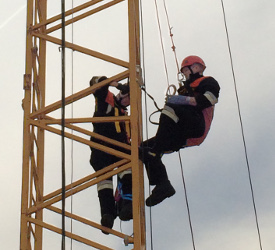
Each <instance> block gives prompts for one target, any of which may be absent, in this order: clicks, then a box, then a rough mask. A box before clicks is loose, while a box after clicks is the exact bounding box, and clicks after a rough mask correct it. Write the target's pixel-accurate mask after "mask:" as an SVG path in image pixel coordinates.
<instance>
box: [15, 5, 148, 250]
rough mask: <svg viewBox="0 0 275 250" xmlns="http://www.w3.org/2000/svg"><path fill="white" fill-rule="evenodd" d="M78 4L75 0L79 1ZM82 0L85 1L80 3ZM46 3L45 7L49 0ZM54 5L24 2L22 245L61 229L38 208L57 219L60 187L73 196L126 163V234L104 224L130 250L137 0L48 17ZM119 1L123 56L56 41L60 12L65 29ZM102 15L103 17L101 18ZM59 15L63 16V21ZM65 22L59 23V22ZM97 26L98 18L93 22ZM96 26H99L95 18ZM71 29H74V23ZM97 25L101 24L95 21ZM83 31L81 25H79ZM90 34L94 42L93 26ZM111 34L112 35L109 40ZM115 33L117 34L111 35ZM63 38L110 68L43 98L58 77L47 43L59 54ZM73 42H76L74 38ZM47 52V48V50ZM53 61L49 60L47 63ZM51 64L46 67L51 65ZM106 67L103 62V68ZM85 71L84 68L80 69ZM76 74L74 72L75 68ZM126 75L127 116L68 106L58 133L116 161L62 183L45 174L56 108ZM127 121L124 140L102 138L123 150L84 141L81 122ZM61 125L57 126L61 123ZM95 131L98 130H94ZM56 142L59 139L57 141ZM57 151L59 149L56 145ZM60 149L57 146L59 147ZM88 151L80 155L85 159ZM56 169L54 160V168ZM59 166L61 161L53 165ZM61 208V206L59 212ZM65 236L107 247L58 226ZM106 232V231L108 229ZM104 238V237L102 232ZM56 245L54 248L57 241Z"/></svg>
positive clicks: (140, 195) (136, 185) (139, 187)
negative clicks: (124, 30)
mask: <svg viewBox="0 0 275 250" xmlns="http://www.w3.org/2000/svg"><path fill="white" fill-rule="evenodd" d="M79 2H80V1H79ZM83 2H84V3H83ZM50 4H51V6H50ZM53 4H55V5H58V7H59V6H60V3H58V2H56V1H51V2H50V1H47V0H39V1H38V0H27V24H26V25H27V29H26V68H25V74H24V99H23V103H22V106H23V110H24V128H23V130H24V131H23V164H22V198H21V199H22V204H21V236H20V249H21V250H42V249H45V248H44V245H45V244H44V242H43V241H45V240H46V238H45V237H44V233H45V231H50V232H52V233H54V234H55V235H56V236H58V237H59V235H61V234H62V233H63V232H64V231H63V230H62V228H61V226H60V223H59V224H58V223H57V224H54V223H52V221H51V220H48V216H45V213H46V212H47V214H49V213H54V214H55V215H57V216H59V217H60V221H61V217H62V215H63V216H64V214H63V213H62V209H61V208H60V203H61V200H62V197H63V198H64V196H62V192H64V191H65V198H66V200H67V199H68V198H69V197H71V196H77V195H78V194H80V193H81V192H83V191H84V190H87V189H89V188H93V186H94V185H96V184H97V183H98V182H99V181H102V180H105V179H108V178H110V177H111V176H113V175H116V174H118V173H120V172H122V171H124V170H126V169H130V168H131V170H132V173H133V176H134V178H133V236H129V235H125V234H123V233H121V232H118V231H116V230H114V229H112V230H111V229H110V232H111V234H112V237H113V236H114V237H118V238H122V239H125V241H126V242H128V243H129V244H132V246H133V249H135V250H140V249H145V248H146V247H145V219H144V188H143V167H142V164H141V162H140V161H139V158H138V145H139V143H140V141H141V131H142V120H141V91H140V85H141V84H142V81H141V78H142V77H141V67H140V44H139V32H140V31H139V1H138V0H127V1H126V0H90V1H88V0H86V1H82V2H81V4H79V5H77V6H72V8H67V9H66V12H61V11H60V12H59V13H56V14H55V15H52V14H51V13H50V12H51V9H52V5H53ZM122 4H124V6H126V8H124V9H125V10H126V11H127V13H123V14H124V15H125V16H126V17H127V21H128V36H127V45H128V48H127V50H128V60H122V59H120V58H118V57H115V56H112V55H109V54H107V53H102V52H99V51H97V50H95V49H94V48H93V45H92V44H91V45H90V46H89V44H88V45H87V44H86V45H84V46H82V45H81V43H80V42H79V41H80V38H79V39H77V42H69V41H67V40H66V41H64V40H62V39H61V35H60V34H61V29H64V25H61V23H62V22H61V21H62V16H63V18H64V16H65V18H66V21H65V27H66V28H69V27H70V26H71V25H72V24H75V23H77V22H82V23H83V25H84V26H83V27H85V20H86V19H87V20H88V19H89V18H93V20H95V21H96V15H97V14H98V13H104V12H107V11H109V12H110V11H111V10H112V8H118V7H119V6H120V5H122ZM106 18H108V16H106ZM63 20H64V19H63ZM63 24H64V23H63ZM97 25H101V23H97ZM102 25H103V24H102ZM74 29H76V28H74ZM102 29H104V27H103V26H102ZM84 32H85V31H84ZM90 32H91V34H92V35H93V36H95V37H97V39H98V40H99V41H100V37H99V36H97V35H96V34H95V33H94V32H93V30H90ZM112 39H116V38H112ZM117 39H121V38H117ZM62 42H63V44H64V45H65V49H66V50H67V51H70V50H71V51H74V53H77V54H80V55H81V56H82V57H83V58H84V57H85V58H91V60H98V61H99V62H104V63H106V64H110V65H115V67H116V69H117V72H116V73H115V74H113V75H112V76H110V77H108V79H107V80H104V81H103V82H100V83H99V84H97V85H95V86H92V87H88V86H86V87H84V88H81V89H78V90H77V91H76V92H75V93H72V94H67V95H66V98H65V100H63V102H62V100H61V99H58V100H54V101H53V100H52V98H51V96H48V95H49V93H52V92H51V88H53V90H52V91H55V89H59V86H60V88H61V84H59V83H60V82H61V78H60V79H55V83H54V84H52V83H51V82H50V81H51V79H50V78H48V77H47V76H48V74H49V72H48V70H47V63H48V57H49V53H50V52H49V51H48V47H49V46H51V47H52V46H56V53H57V54H59V55H60V52H59V50H58V48H59V47H60V46H61V45H62ZM78 42H79V43H80V44H78ZM51 53H52V51H51ZM60 62H61V61H58V62H56V64H57V66H56V68H57V69H59V67H60ZM51 63H52V62H51ZM51 66H52V65H51ZM107 68H108V67H107ZM87 70H88V69H87ZM76 74H77V72H76ZM124 79H129V83H130V97H131V98H130V114H129V115H128V116H123V117H122V116H116V117H108V118H106V117H105V118H104V117H102V118H101V117H100V118H98V117H97V118H96V119H95V118H92V117H82V116H81V114H79V115H78V114H76V113H75V112H74V117H77V118H74V117H67V113H66V117H65V125H64V127H65V132H64V134H63V136H65V138H68V139H67V140H73V141H74V142H75V144H76V145H84V146H86V147H89V146H94V147H97V148H98V149H100V150H102V151H104V152H107V153H110V154H113V155H115V156H118V157H119V158H120V159H121V160H120V161H118V162H117V163H115V164H112V165H110V166H108V167H106V168H105V169H103V170H102V171H97V172H94V173H93V172H91V173H90V174H87V175H85V176H82V177H81V178H79V179H78V180H76V181H73V182H72V183H70V184H67V185H66V186H65V187H63V188H62V187H61V186H60V185H58V184H55V183H53V182H54V180H55V178H52V176H50V175H49V174H47V175H45V172H47V168H48V167H49V165H48V164H47V163H46V162H47V154H46V153H45V142H46V141H47V140H48V139H47V137H48V136H51V137H53V136H54V137H57V138H61V135H62V133H61V128H62V126H61V124H62V119H61V118H60V116H59V114H60V110H61V108H64V107H65V106H66V107H67V106H69V105H71V104H74V103H77V102H79V101H81V100H82V99H84V98H85V97H88V96H90V95H91V94H92V93H93V92H94V91H96V90H97V89H98V88H100V87H102V86H104V85H106V84H108V83H110V82H111V81H113V80H116V81H121V80H124ZM115 121H125V122H129V124H130V130H131V145H126V144H123V145H121V143H120V144H119V142H117V141H113V140H110V139H108V138H104V140H106V141H107V142H108V143H110V144H113V145H119V146H120V147H121V148H124V149H125V148H126V149H128V150H130V153H129V154H127V153H125V150H124V152H123V151H119V150H114V149H112V148H109V147H107V146H102V145H100V144H97V143H95V142H92V141H90V140H89V137H90V136H91V135H92V132H91V131H90V130H88V129H85V128H83V127H82V126H81V125H82V124H92V123H95V122H115ZM64 127H63V129H64ZM94 136H95V137H96V136H97V135H96V134H94ZM57 146H58V145H57ZM58 150H59V149H58ZM60 152H61V150H60ZM88 159H89V155H87V162H88ZM56 168H58V166H56ZM60 171H61V164H60ZM49 183H50V185H51V186H53V187H57V188H54V190H52V191H51V192H48V191H47V190H45V189H44V187H45V184H49ZM63 212H64V211H63ZM65 217H66V218H69V219H71V220H74V221H77V222H78V223H82V224H84V225H85V226H87V227H89V228H90V227H92V228H95V230H99V231H100V230H101V229H102V226H101V225H100V224H98V222H96V221H92V220H90V219H87V218H85V217H82V216H80V215H79V214H77V213H74V212H70V211H65ZM65 235H66V237H67V238H71V239H72V240H73V241H74V240H75V241H77V242H80V243H81V244H82V243H83V244H85V245H88V246H91V248H94V249H103V250H104V249H113V248H111V246H105V245H104V244H103V243H98V242H97V239H96V238H93V235H90V236H89V237H87V236H84V235H81V234H80V233H79V232H78V233H76V232H74V231H67V230H66V231H65ZM110 236H111V235H110ZM105 237H109V236H105ZM57 249H58V247H57Z"/></svg>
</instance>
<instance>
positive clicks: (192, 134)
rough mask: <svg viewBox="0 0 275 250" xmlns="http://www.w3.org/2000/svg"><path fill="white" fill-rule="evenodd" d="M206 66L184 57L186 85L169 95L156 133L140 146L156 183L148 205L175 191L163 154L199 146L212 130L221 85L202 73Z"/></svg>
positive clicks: (152, 180) (151, 183) (194, 58)
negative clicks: (175, 93)
mask: <svg viewBox="0 0 275 250" xmlns="http://www.w3.org/2000/svg"><path fill="white" fill-rule="evenodd" d="M205 68H206V66H205V63H204V61H203V60H202V59H201V58H200V57H198V56H194V55H191V56H188V57H186V58H185V59H183V61H182V64H181V69H180V71H181V73H182V74H183V75H184V76H185V82H184V85H183V86H181V87H180V88H179V89H178V95H173V96H167V98H166V103H165V106H164V108H163V109H162V112H161V115H160V119H159V126H158V130H157V133H156V135H155V136H154V137H152V138H151V139H149V140H147V141H144V142H143V143H142V145H141V147H140V157H141V159H142V160H143V162H144V164H145V168H146V171H147V175H148V179H149V184H150V185H155V187H154V189H153V190H152V193H151V195H150V196H149V197H148V198H147V199H146V205H147V206H149V207H151V206H155V205H157V204H159V203H160V202H162V201H163V200H164V199H166V198H168V197H171V196H173V195H174V194H175V192H176V191H175V189H174V187H173V186H172V185H171V183H170V181H169V179H168V175H167V172H166V168H165V166H164V164H163V163H162V160H161V158H162V156H163V154H165V153H171V152H174V151H178V150H180V149H181V148H184V147H190V146H195V145H200V144H201V143H202V142H203V141H204V139H205V137H206V136H207V133H208V131H209V129H210V125H211V122H212V119H213V113H214V106H215V104H216V103H217V102H218V97H219V91H220V87H219V84H218V82H217V81H216V80H215V79H214V78H213V77H210V76H204V75H203V72H204V70H205Z"/></svg>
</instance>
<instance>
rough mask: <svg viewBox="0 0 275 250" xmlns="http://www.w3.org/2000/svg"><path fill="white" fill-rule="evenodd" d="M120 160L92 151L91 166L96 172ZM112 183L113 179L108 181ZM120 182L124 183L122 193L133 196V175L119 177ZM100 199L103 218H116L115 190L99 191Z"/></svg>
mask: <svg viewBox="0 0 275 250" xmlns="http://www.w3.org/2000/svg"><path fill="white" fill-rule="evenodd" d="M119 160H120V158H118V157H116V156H114V155H111V154H108V153H105V152H103V151H100V150H97V149H92V153H91V158H90V164H91V165H92V167H93V168H94V170H95V171H98V170H101V169H103V168H105V167H107V166H109V165H111V164H113V163H115V162H117V161H119ZM108 180H109V181H112V177H111V178H109V179H108ZM118 181H120V182H121V183H122V191H123V193H124V194H132V175H131V174H126V175H124V176H123V177H122V179H120V178H119V177H118ZM98 198H99V203H100V209H101V216H103V215H104V214H111V215H114V217H116V208H115V198H114V192H113V189H110V188H104V189H101V190H99V191H98Z"/></svg>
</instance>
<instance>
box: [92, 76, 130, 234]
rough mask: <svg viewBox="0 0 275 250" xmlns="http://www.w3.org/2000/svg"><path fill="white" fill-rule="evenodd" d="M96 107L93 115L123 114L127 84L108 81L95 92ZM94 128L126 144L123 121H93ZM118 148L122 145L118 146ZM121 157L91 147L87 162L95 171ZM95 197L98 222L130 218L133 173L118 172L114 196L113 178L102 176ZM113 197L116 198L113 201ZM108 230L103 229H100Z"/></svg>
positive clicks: (100, 78)
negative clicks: (115, 90)
mask: <svg viewBox="0 0 275 250" xmlns="http://www.w3.org/2000/svg"><path fill="white" fill-rule="evenodd" d="M106 79H107V77H106V76H94V77H92V79H91V80H90V86H94V85H95V84H98V83H99V82H102V81H104V80H106ZM109 86H113V87H116V88H117V89H118V90H120V92H119V93H118V94H117V95H116V96H115V95H114V94H113V93H112V92H111V91H109ZM93 95H94V97H95V111H94V117H106V116H118V115H120V116H121V115H125V113H126V111H127V106H128V105H129V104H130V103H129V101H130V99H129V84H121V83H118V82H115V81H113V82H111V83H109V84H107V85H105V86H103V87H101V88H100V89H98V90H96V91H95V92H94V94H93ZM93 128H94V129H93V132H95V133H97V134H99V135H102V136H105V137H108V138H110V139H113V140H117V141H119V142H123V143H126V144H129V136H128V134H127V132H126V126H125V123H123V122H106V123H94V124H93ZM90 140H91V141H93V142H95V143H99V144H102V145H104V146H108V147H112V148H113V149H118V147H117V146H114V145H111V144H108V143H107V142H104V141H102V140H99V139H96V138H93V137H91V139H90ZM119 149H120V151H122V150H121V148H119ZM119 160H120V158H118V157H116V156H114V155H111V154H108V153H106V152H103V151H101V150H98V149H95V148H93V147H91V157H90V164H91V166H92V167H93V168H94V170H95V171H98V170H101V169H103V168H105V167H107V166H109V165H111V164H113V163H115V162H117V161H119ZM97 191H98V198H99V204H100V210H101V225H102V226H105V227H108V228H112V227H113V224H114V220H115V218H116V217H117V215H118V216H119V218H120V219H121V220H123V221H128V220H131V219H132V218H133V214H132V213H133V212H132V173H131V169H130V170H125V171H123V172H121V173H119V174H118V188H117V191H116V193H117V196H116V197H114V191H113V178H112V177H111V178H109V179H107V180H103V181H101V182H99V183H98V184H97ZM115 199H116V201H115ZM102 232H103V233H105V234H108V232H106V231H104V230H103V231H102Z"/></svg>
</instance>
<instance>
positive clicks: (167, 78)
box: [155, 0, 170, 92]
mask: <svg viewBox="0 0 275 250" xmlns="http://www.w3.org/2000/svg"><path fill="white" fill-rule="evenodd" d="M155 7H156V15H157V22H158V28H159V36H160V44H161V50H162V56H163V63H164V69H165V74H166V81H167V85H168V86H169V77H168V69H167V63H166V57H165V50H164V44H163V39H162V30H161V25H160V18H159V11H158V4H157V1H156V0H155ZM168 92H170V90H169V89H168Z"/></svg>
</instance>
